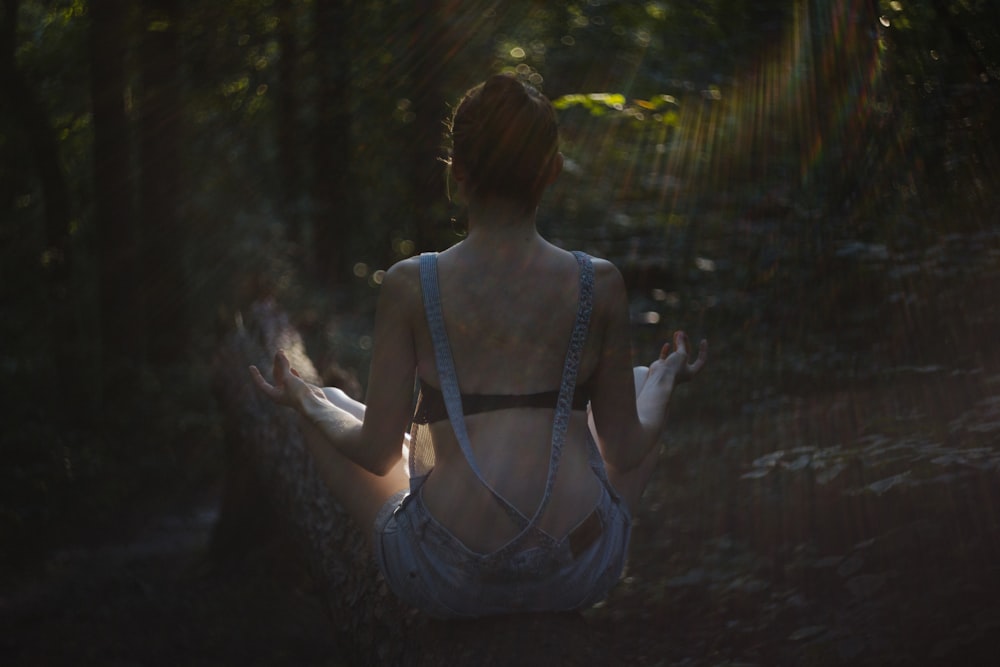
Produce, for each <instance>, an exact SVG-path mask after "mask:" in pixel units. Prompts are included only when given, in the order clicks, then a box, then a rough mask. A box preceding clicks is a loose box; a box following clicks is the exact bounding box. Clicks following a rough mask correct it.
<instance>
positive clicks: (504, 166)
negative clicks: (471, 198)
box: [448, 74, 559, 210]
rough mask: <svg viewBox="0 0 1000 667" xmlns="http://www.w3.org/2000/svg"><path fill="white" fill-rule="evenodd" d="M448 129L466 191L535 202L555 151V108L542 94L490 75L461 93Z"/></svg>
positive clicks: (510, 79) (531, 205)
mask: <svg viewBox="0 0 1000 667" xmlns="http://www.w3.org/2000/svg"><path fill="white" fill-rule="evenodd" d="M448 129H449V130H450V133H451V140H452V151H451V153H452V161H453V163H457V164H458V165H459V167H460V168H461V169H462V170H463V172H464V173H465V175H466V179H467V182H466V187H467V188H468V191H469V193H470V194H473V195H477V196H481V197H491V196H493V197H501V198H504V199H509V200H512V201H516V202H519V203H521V204H523V205H524V207H525V209H526V210H530V209H533V208H535V207H536V206H538V201H539V200H540V199H541V197H542V192H543V191H544V190H545V186H546V185H548V182H549V176H550V175H551V167H552V161H553V160H554V159H555V157H556V155H557V154H558V152H559V130H558V126H557V123H556V111H555V109H554V108H553V106H552V103H551V102H549V100H548V99H547V98H546V97H545V96H544V95H542V94H541V93H540V92H538V91H537V90H536V89H535V88H533V87H531V86H528V85H525V84H523V83H521V82H520V81H518V80H517V79H516V78H515V77H513V76H510V75H506V74H495V75H493V76H491V77H490V78H488V79H487V80H486V81H484V82H483V83H481V84H479V85H478V86H475V87H474V88H471V89H470V90H469V91H468V92H467V93H466V94H465V96H464V97H463V98H462V101H461V102H460V103H459V104H458V106H457V107H456V108H455V113H454V114H453V115H452V117H451V122H450V123H449V124H448Z"/></svg>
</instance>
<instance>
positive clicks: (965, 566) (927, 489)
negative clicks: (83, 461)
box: [0, 369, 1000, 666]
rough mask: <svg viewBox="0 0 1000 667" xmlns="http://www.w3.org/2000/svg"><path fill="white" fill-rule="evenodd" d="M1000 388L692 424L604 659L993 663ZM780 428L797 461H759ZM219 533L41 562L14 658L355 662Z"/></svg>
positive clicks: (191, 519) (291, 580) (769, 404)
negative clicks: (215, 552)
mask: <svg viewBox="0 0 1000 667" xmlns="http://www.w3.org/2000/svg"><path fill="white" fill-rule="evenodd" d="M998 389H1000V374H997V373H996V369H992V370H990V369H981V370H979V371H977V372H970V374H967V375H955V374H953V373H951V372H947V373H945V372H944V371H935V370H933V369H923V370H921V371H916V370H915V371H913V372H912V373H911V375H910V376H908V377H905V378H897V379H896V380H895V381H894V382H891V383H887V384H885V385H884V386H878V387H872V388H869V389H867V390H865V391H861V390H859V389H857V388H850V387H849V388H841V389H838V390H836V391H822V392H819V393H817V394H814V395H812V396H808V397H806V396H799V397H791V396H783V397H773V396H771V397H762V398H761V399H760V400H759V401H758V403H757V404H756V406H750V407H747V408H746V409H745V410H744V411H743V412H744V415H743V417H742V418H734V419H732V420H729V421H727V422H725V423H716V424H711V423H705V422H703V421H700V420H699V419H698V418H697V416H695V417H693V418H692V419H684V418H682V417H679V416H677V417H675V422H677V424H678V425H677V428H676V429H675V431H674V433H673V436H672V439H671V441H670V442H669V443H668V444H667V446H666V447H665V449H664V454H663V460H662V461H661V466H660V470H659V472H658V474H657V476H656V477H655V479H654V483H653V485H652V487H651V488H650V489H649V491H648V493H647V496H646V501H647V502H646V504H645V506H644V508H643V509H642V511H641V512H639V514H638V516H637V519H636V529H635V538H634V544H633V548H632V558H631V561H630V563H629V566H628V571H627V573H626V576H625V578H624V579H623V581H622V583H621V585H620V586H619V588H618V589H617V590H616V591H615V592H614V594H613V595H612V596H611V598H610V599H609V600H608V601H607V602H606V603H604V604H602V605H600V606H599V607H598V608H596V609H593V610H591V611H589V612H587V614H586V618H587V622H588V623H589V624H590V626H591V627H592V628H594V631H595V632H597V633H600V635H601V636H602V637H603V638H604V642H603V648H602V653H604V654H605V655H604V659H602V660H601V662H602V663H603V664H630V665H723V664H757V665H799V664H817V665H842V664H873V665H874V664H880V665H881V664H991V663H990V661H989V657H990V656H991V655H994V654H995V653H996V651H998V650H1000V604H997V602H996V600H997V599H1000V596H998V593H1000V565H998V564H1000V559H998V558H997V556H998V555H1000V526H998V516H1000V514H998V512H1000V492H998V489H1000V485H998V484H997V482H998V470H1000V468H998V454H997V450H996V448H995V447H991V444H992V441H993V440H995V438H996V434H997V433H998V432H1000V398H998V396H1000V392H998V391H997V390H998ZM990 391H992V392H993V393H992V394H990V393H989V392H990ZM949 396H950V397H953V398H952V400H949V399H948V398H947V397H949ZM956 396H961V400H954V397H956ZM755 410H756V412H755ZM763 434H767V435H766V439H767V441H768V442H772V443H776V444H779V445H781V448H780V449H776V450H772V451H771V452H769V453H763V454H761V455H760V456H755V454H752V453H748V452H752V451H753V449H754V447H755V446H757V445H754V444H753V441H754V440H755V439H756V438H761V437H764V436H763ZM214 519H215V509H214V505H213V503H212V496H211V494H209V495H208V496H207V497H206V498H205V500H204V501H203V502H202V503H201V505H200V506H192V507H190V508H187V509H185V510H183V511H182V512H179V513H176V512H175V513H171V514H169V515H165V516H161V517H159V518H157V519H155V520H152V521H150V522H149V523H148V524H147V525H145V526H143V527H138V528H137V529H136V530H135V531H133V533H132V534H131V535H130V536H128V537H127V538H121V537H118V538H117V539H115V540H113V541H110V542H107V543H103V544H89V545H85V546H80V547H78V548H66V549H63V550H61V551H59V552H57V553H54V554H51V555H50V556H49V557H48V558H46V559H45V560H44V561H42V562H39V563H38V564H37V566H36V567H35V568H33V569H32V571H31V573H30V574H29V575H28V576H25V577H22V578H21V579H20V580H19V581H18V583H17V584H16V585H11V586H8V587H7V588H8V590H5V591H4V594H3V597H2V598H0V599H2V607H0V614H2V626H3V628H4V630H3V637H2V640H0V642H2V644H0V649H2V652H3V653H4V654H5V655H6V656H7V660H5V663H6V664H9V665H25V666H27V665H51V666H56V665H79V664H94V665H159V664H170V665H181V664H183V665H230V664H231V665H236V664H239V665H316V666H320V665H324V666H327V665H329V666H338V665H340V664H341V663H340V662H338V659H337V655H338V651H337V646H336V645H335V643H334V641H333V639H332V633H330V632H329V630H328V626H327V624H326V621H325V618H324V615H323V612H322V609H321V607H320V605H319V603H318V601H317V600H316V599H315V598H313V597H312V596H311V595H310V593H309V589H308V581H307V580H305V579H304V578H302V577H298V576H296V575H294V574H289V570H294V568H283V567H281V566H280V565H281V559H282V557H283V556H282V553H281V552H280V551H276V548H275V547H274V546H267V545H263V546H261V547H260V548H259V549H258V550H255V551H253V552H251V553H248V554H246V555H245V557H244V558H242V559H240V560H239V562H234V563H232V564H230V565H228V566H226V567H222V568H220V567H214V566H210V565H209V562H210V561H209V560H208V559H207V558H206V554H207V551H206V550H207V545H208V540H209V538H210V535H211V527H212V525H213V521H214Z"/></svg>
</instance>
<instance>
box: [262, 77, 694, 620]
mask: <svg viewBox="0 0 1000 667" xmlns="http://www.w3.org/2000/svg"><path fill="white" fill-rule="evenodd" d="M449 129H450V133H451V140H452V149H451V156H450V169H451V173H452V176H453V178H454V181H455V182H456V183H457V189H458V196H459V197H461V199H462V200H463V202H464V203H465V205H466V206H467V207H468V234H467V236H466V237H465V238H464V239H463V240H462V241H461V242H459V243H458V244H456V245H454V246H453V247H451V248H449V249H448V250H446V251H444V252H441V253H440V254H424V255H420V256H418V257H412V258H410V259H406V260H403V261H401V262H399V263H397V264H395V265H394V266H392V267H391V268H390V269H389V271H388V272H387V273H386V275H385V279H384V281H383V283H382V287H381V294H380V296H379V302H378V307H377V312H376V316H375V332H374V338H375V343H374V349H373V353H372V362H371V372H370V375H369V384H368V394H367V401H366V403H365V404H362V403H359V402H357V401H354V400H352V399H351V398H349V397H348V396H347V395H346V394H344V393H343V392H342V391H340V390H337V389H330V388H322V389H321V388H318V387H316V386H313V385H310V384H308V383H306V382H304V381H303V380H302V379H301V378H299V377H298V375H297V373H296V372H295V370H294V369H293V368H291V367H290V366H289V362H288V360H287V359H286V357H285V356H284V355H283V354H282V353H280V352H279V353H278V354H277V355H276V356H275V359H274V368H273V384H272V383H271V382H268V381H267V380H265V379H264V377H263V376H262V375H261V374H260V372H259V371H258V370H257V369H256V368H253V367H251V375H252V377H253V379H254V381H255V382H256V384H257V386H258V387H259V388H260V389H261V391H263V392H264V393H265V394H267V396H269V397H270V398H271V399H272V400H274V401H275V402H277V403H279V404H282V405H287V406H290V407H292V408H294V409H295V410H296V411H298V412H299V413H300V415H301V416H302V428H303V432H304V435H305V441H306V444H307V446H308V448H309V450H310V453H311V454H312V456H313V457H314V458H315V461H316V465H317V467H318V470H319V472H320V474H321V475H322V477H323V480H324V482H325V483H326V485H327V487H328V488H329V490H330V492H331V493H332V494H333V495H334V496H335V498H336V499H337V501H338V502H339V503H340V504H341V505H342V506H343V507H344V508H345V509H346V510H347V511H348V512H349V513H350V515H351V516H352V517H353V518H354V519H355V520H357V522H358V523H359V524H360V525H361V526H362V527H363V529H364V530H365V531H366V532H369V533H370V538H371V548H372V551H373V555H374V558H375V560H376V562H377V563H378V567H379V568H380V570H381V571H382V573H383V574H384V576H385V579H386V581H387V582H388V584H389V586H390V588H391V589H392V591H393V592H394V593H395V594H396V595H397V596H399V597H400V598H401V599H402V600H403V601H404V602H406V603H408V604H409V605H412V606H413V607H416V608H418V609H421V610H423V611H424V612H426V613H428V614H430V615H433V616H438V617H472V616H483V615H488V614H503V613H515V612H524V611H561V610H572V609H580V608H583V607H586V606H589V605H592V604H594V603H596V602H598V601H600V600H602V599H603V598H604V597H606V596H607V594H608V593H609V592H610V591H611V589H612V588H613V587H614V585H615V583H616V582H617V581H618V578H619V576H620V575H621V572H622V568H623V566H624V563H625V557H626V552H627V549H628V543H629V533H630V526H631V521H630V512H631V511H632V510H633V509H634V508H635V506H636V503H637V502H638V501H639V497H640V495H641V494H642V491H643V488H644V487H645V485H646V483H647V481H648V480H649V476H650V474H651V472H652V469H653V467H654V464H655V462H656V458H657V455H658V442H659V439H660V436H661V434H662V433H663V429H664V424H665V421H666V415H667V403H668V401H669V399H670V395H671V392H672V391H673V388H674V386H675V385H676V384H677V383H678V382H681V381H684V380H687V379H690V378H691V377H693V376H694V375H696V374H697V373H698V372H699V370H701V368H702V366H703V365H704V364H705V361H706V358H707V344H706V343H705V342H704V341H702V343H701V345H700V347H699V351H698V355H697V358H696V359H695V360H694V361H693V362H692V363H689V362H688V341H687V338H686V336H685V335H684V334H683V333H682V332H677V333H676V334H675V335H674V339H673V350H672V351H671V350H670V349H669V347H670V345H669V344H667V345H664V347H663V350H662V352H661V354H660V357H659V359H657V360H655V361H654V362H653V363H652V364H650V366H649V367H648V368H646V367H639V368H635V369H633V368H632V362H631V358H630V343H629V316H628V305H627V301H626V293H625V285H624V283H623V281H622V277H621V274H620V273H619V272H618V270H617V269H616V268H615V267H614V266H613V265H612V264H611V263H609V262H607V261H603V260H600V259H594V258H591V257H589V256H587V255H585V254H583V253H579V252H575V253H574V252H567V251H565V250H562V249H560V248H558V247H556V246H555V245H553V244H551V243H549V242H548V241H546V240H545V239H543V238H542V237H541V236H540V235H539V233H538V231H537V229H536V226H535V211H536V209H537V207H538V204H539V200H540V199H541V197H542V193H543V192H544V190H545V188H546V187H547V186H548V185H549V184H550V183H552V181H553V180H554V179H555V178H556V177H557V176H558V174H559V172H560V170H561V168H562V163H563V159H562V155H561V154H560V153H559V148H558V131H557V125H556V114H555V110H554V109H553V107H552V105H551V103H550V102H549V101H548V100H547V99H546V98H545V97H544V96H542V95H541V94H540V93H539V92H537V91H536V90H534V89H533V88H531V87H529V86H526V85H523V84H522V83H520V82H519V81H518V80H517V79H516V78H513V77H510V76H506V75H496V76H493V77H491V78H489V79H488V80H487V81H486V82H485V83H483V84H480V85H478V86H476V87H475V88H472V89H471V90H470V91H469V92H468V93H466V95H465V96H464V98H463V99H462V101H461V103H460V104H459V105H458V107H457V108H456V109H455V111H454V114H453V116H452V118H451V122H450V126H449ZM417 387H419V394H418V395H417V400H416V408H415V409H414V393H415V388H417ZM407 431H409V434H408V435H404V434H406V433H407Z"/></svg>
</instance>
